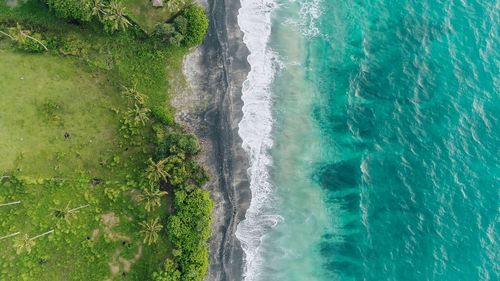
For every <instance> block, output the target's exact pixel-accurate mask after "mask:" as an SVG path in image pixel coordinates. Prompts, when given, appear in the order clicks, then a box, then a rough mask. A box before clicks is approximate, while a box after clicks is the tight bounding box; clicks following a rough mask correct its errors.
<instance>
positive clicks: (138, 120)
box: [127, 104, 151, 126]
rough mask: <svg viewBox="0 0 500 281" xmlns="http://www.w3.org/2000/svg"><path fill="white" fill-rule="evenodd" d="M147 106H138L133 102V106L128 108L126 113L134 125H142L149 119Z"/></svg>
mask: <svg viewBox="0 0 500 281" xmlns="http://www.w3.org/2000/svg"><path fill="white" fill-rule="evenodd" d="M150 111H151V110H149V108H145V107H140V106H139V105H137V104H134V108H133V109H130V110H129V111H128V112H127V114H128V115H129V117H130V120H132V123H133V124H134V125H136V126H137V125H139V124H142V125H143V126H144V125H146V122H148V121H149V115H148V114H149V112H150Z"/></svg>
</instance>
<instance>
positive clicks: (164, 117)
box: [151, 106, 175, 126]
mask: <svg viewBox="0 0 500 281" xmlns="http://www.w3.org/2000/svg"><path fill="white" fill-rule="evenodd" d="M151 114H152V115H153V118H154V119H156V121H158V122H160V123H162V124H163V125H166V126H173V125H174V124H175V121H174V115H173V114H172V113H171V112H169V111H167V110H166V109H165V107H163V106H153V108H151Z"/></svg>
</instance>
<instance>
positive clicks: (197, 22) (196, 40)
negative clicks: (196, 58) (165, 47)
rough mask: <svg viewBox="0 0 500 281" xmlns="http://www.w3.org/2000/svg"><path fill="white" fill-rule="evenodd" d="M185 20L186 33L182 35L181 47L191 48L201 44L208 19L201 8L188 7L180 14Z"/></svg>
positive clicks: (196, 6)
mask: <svg viewBox="0 0 500 281" xmlns="http://www.w3.org/2000/svg"><path fill="white" fill-rule="evenodd" d="M181 16H182V17H184V18H186V20H187V28H186V32H185V33H183V35H184V40H183V42H182V43H183V45H184V46H185V47H188V48H191V47H194V46H196V45H199V44H201V43H202V42H203V39H204V38H205V34H206V33H207V30H208V18H207V15H206V14H205V11H204V10H203V8H202V7H200V6H198V5H190V6H188V7H187V8H186V9H185V10H184V11H183V12H182V14H181Z"/></svg>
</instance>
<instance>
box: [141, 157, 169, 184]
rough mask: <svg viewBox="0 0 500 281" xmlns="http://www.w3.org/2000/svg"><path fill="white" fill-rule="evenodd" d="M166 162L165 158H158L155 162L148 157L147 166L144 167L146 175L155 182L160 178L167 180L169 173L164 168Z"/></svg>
mask: <svg viewBox="0 0 500 281" xmlns="http://www.w3.org/2000/svg"><path fill="white" fill-rule="evenodd" d="M166 164H167V160H166V159H163V160H160V161H158V162H156V163H155V162H154V161H153V159H151V158H149V160H148V167H147V168H146V177H147V178H148V179H149V180H150V181H151V182H152V183H157V182H159V181H160V180H164V181H167V177H169V176H170V175H169V174H168V172H167V170H166Z"/></svg>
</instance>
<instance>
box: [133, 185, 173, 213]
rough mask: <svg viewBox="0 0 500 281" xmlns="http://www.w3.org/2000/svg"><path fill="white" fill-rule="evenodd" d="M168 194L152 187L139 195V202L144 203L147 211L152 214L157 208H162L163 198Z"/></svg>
mask: <svg viewBox="0 0 500 281" xmlns="http://www.w3.org/2000/svg"><path fill="white" fill-rule="evenodd" d="M167 194H168V193H167V192H166V191H160V190H159V189H158V188H155V187H150V188H148V189H144V190H143V191H142V193H141V194H140V195H139V201H140V202H144V208H145V209H146V211H148V212H151V211H152V210H153V209H154V208H155V207H160V206H161V197H162V196H165V195H167Z"/></svg>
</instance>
